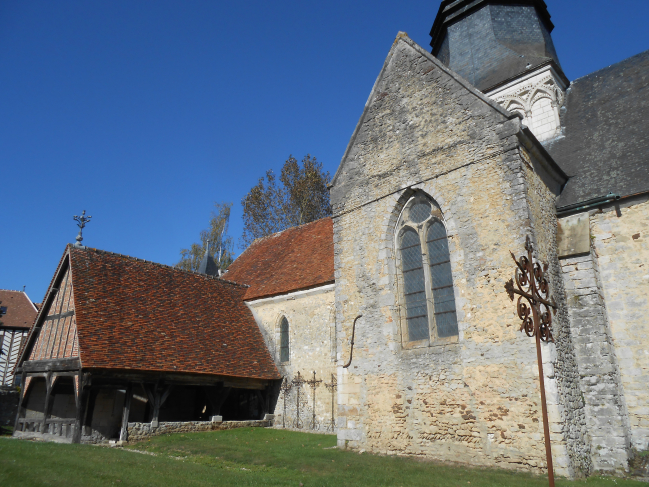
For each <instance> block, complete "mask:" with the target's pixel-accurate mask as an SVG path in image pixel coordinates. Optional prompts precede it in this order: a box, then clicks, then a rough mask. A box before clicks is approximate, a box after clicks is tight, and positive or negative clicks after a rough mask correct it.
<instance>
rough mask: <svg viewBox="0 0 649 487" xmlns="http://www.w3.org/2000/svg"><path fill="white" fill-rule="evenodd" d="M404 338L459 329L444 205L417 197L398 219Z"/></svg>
mask: <svg viewBox="0 0 649 487" xmlns="http://www.w3.org/2000/svg"><path fill="white" fill-rule="evenodd" d="M396 244H397V259H398V267H399V271H400V272H399V274H400V275H399V283H400V288H401V310H402V312H401V317H402V332H403V336H404V342H416V343H418V344H424V343H433V342H435V341H441V342H446V341H448V339H451V340H452V337H456V336H457V335H458V326H457V314H456V310H455V294H454V291H453V275H452V273H451V259H450V254H449V249H448V240H447V236H446V227H445V226H444V222H443V218H442V212H441V210H440V209H439V207H438V206H437V205H436V204H435V203H434V202H433V201H431V200H429V199H428V198H427V197H426V196H424V195H423V194H417V195H416V196H414V197H412V198H411V199H410V200H409V201H408V203H407V204H406V207H405V208H404V210H403V212H402V214H401V216H400V218H399V221H398V223H397V238H396Z"/></svg>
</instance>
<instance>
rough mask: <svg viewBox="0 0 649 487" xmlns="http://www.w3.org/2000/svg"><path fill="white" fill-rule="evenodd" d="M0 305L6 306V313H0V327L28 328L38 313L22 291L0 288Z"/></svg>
mask: <svg viewBox="0 0 649 487" xmlns="http://www.w3.org/2000/svg"><path fill="white" fill-rule="evenodd" d="M0 306H1V307H3V308H7V312H6V314H3V315H0V322H1V323H2V325H0V328H5V327H9V328H30V327H31V326H32V324H33V323H34V319H35V318H36V314H37V313H38V311H37V310H36V306H34V303H32V302H31V301H30V299H29V297H27V294H25V293H24V292H23V291H10V290H7V289H0Z"/></svg>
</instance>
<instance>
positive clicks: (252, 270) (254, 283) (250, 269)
mask: <svg viewBox="0 0 649 487" xmlns="http://www.w3.org/2000/svg"><path fill="white" fill-rule="evenodd" d="M225 276H226V277H227V278H228V279H229V280H231V281H234V282H240V283H244V284H248V285H249V286H250V288H249V289H248V290H247V292H246V293H245V297H244V299H245V300H247V301H248V300H252V299H259V298H263V297H270V296H276V295H278V294H285V293H288V292H292V291H298V290H300V289H308V288H311V287H316V286H321V285H324V284H329V283H333V282H334V244H333V220H332V219H331V218H322V219H321V220H316V221H314V222H311V223H307V224H305V225H301V226H299V227H293V228H288V229H286V230H284V231H283V232H279V233H274V234H272V235H269V236H268V237H264V238H260V239H257V240H255V241H254V242H253V243H252V244H251V245H250V247H248V248H247V249H246V250H245V252H243V254H241V255H240V256H239V258H237V260H235V261H234V262H233V263H232V264H231V265H230V267H229V269H228V272H227V274H226V275H225Z"/></svg>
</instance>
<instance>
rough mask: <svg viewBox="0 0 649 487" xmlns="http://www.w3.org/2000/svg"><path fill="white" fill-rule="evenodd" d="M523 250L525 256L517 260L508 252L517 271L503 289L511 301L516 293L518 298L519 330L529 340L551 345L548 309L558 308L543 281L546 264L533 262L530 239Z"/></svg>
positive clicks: (548, 286)
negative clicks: (539, 340) (525, 252)
mask: <svg viewBox="0 0 649 487" xmlns="http://www.w3.org/2000/svg"><path fill="white" fill-rule="evenodd" d="M525 250H527V255H526V256H525V255H521V256H520V257H519V258H518V259H516V257H515V256H514V254H513V253H512V252H510V254H511V256H512V259H514V262H516V266H517V267H518V269H517V270H516V271H515V272H514V278H513V279H510V280H509V281H507V283H506V284H505V290H506V291H507V294H509V299H511V300H512V301H513V300H514V295H515V294H518V295H519V297H518V303H517V305H516V310H517V311H518V317H519V318H520V319H521V320H522V323H521V331H525V333H526V334H527V336H528V337H535V336H538V337H539V338H540V339H541V340H542V341H544V342H546V343H547V342H554V337H553V336H552V314H551V313H550V308H552V310H553V311H554V312H555V313H556V310H557V306H556V304H555V303H554V300H553V299H552V298H550V285H549V284H548V281H547V279H546V278H545V274H546V272H547V271H548V264H547V263H544V264H543V265H541V263H540V262H538V261H536V260H534V258H533V257H532V253H533V251H534V248H533V246H532V242H531V241H530V237H529V236H528V237H527V239H525ZM514 280H515V281H514ZM514 282H516V287H514ZM551 299H552V301H551ZM530 313H531V314H532V316H530Z"/></svg>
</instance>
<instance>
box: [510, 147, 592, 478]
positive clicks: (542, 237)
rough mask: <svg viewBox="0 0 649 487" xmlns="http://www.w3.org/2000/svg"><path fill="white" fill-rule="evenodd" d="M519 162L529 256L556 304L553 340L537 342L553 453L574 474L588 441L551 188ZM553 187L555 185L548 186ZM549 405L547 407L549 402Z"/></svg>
mask: <svg viewBox="0 0 649 487" xmlns="http://www.w3.org/2000/svg"><path fill="white" fill-rule="evenodd" d="M521 156H522V158H523V161H524V166H523V167H524V174H525V191H526V195H527V202H528V211H529V215H530V227H531V236H532V237H533V240H534V248H535V249H536V255H535V257H536V258H538V259H539V260H540V261H542V262H545V263H547V264H548V266H549V267H548V270H547V272H546V278H547V279H548V281H549V283H550V290H551V296H552V298H553V299H554V301H555V303H556V304H557V306H558V309H557V311H556V312H555V313H553V315H552V318H553V319H552V334H553V338H554V342H551V343H542V344H541V347H542V355H543V373H544V381H545V388H546V401H547V403H548V414H549V416H550V420H551V428H550V437H551V440H552V451H553V456H554V457H556V458H559V459H566V460H568V459H569V462H568V463H566V464H562V465H560V467H561V468H564V469H567V470H569V471H570V470H572V473H574V474H588V473H590V472H591V470H592V459H591V443H590V437H589V436H588V433H587V425H586V409H585V403H584V398H583V395H582V389H581V381H580V374H579V367H578V361H579V358H580V357H579V356H578V355H577V353H576V349H575V348H576V346H575V343H574V340H573V330H572V329H571V327H570V316H569V313H568V303H567V297H566V291H565V288H564V279H563V272H562V267H561V263H560V261H559V258H558V248H557V217H556V204H555V194H556V193H555V192H553V190H552V188H551V186H552V185H549V186H548V185H547V184H545V182H544V181H543V180H542V178H541V177H539V176H538V175H537V173H536V172H535V170H534V168H535V165H534V164H533V162H534V161H533V156H532V155H531V154H530V153H529V152H528V151H527V150H526V149H522V150H521ZM554 190H555V191H556V192H558V188H554ZM550 406H551V407H550Z"/></svg>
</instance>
